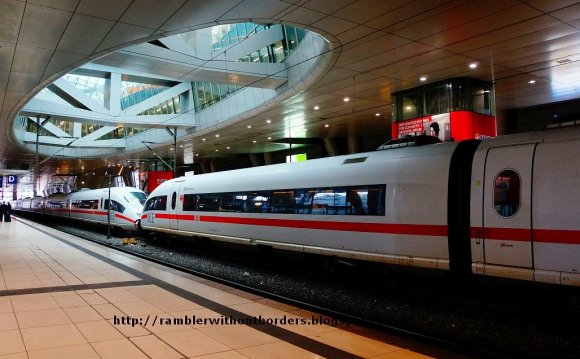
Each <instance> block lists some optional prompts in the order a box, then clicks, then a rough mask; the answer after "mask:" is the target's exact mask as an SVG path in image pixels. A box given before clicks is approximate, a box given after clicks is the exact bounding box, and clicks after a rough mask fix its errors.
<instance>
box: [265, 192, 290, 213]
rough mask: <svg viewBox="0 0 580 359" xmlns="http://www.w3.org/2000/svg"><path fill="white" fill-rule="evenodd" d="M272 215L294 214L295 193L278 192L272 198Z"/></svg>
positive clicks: (273, 193)
mask: <svg viewBox="0 0 580 359" xmlns="http://www.w3.org/2000/svg"><path fill="white" fill-rule="evenodd" d="M271 204H272V213H294V210H295V209H294V205H295V202H294V191H293V190H290V189H288V190H276V191H272V196H271Z"/></svg>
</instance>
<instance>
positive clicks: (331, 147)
mask: <svg viewBox="0 0 580 359" xmlns="http://www.w3.org/2000/svg"><path fill="white" fill-rule="evenodd" d="M323 140H324V147H325V148H326V152H328V156H330V157H332V156H338V155H340V152H339V150H338V148H337V147H336V143H335V142H334V139H332V138H329V137H324V139H323Z"/></svg>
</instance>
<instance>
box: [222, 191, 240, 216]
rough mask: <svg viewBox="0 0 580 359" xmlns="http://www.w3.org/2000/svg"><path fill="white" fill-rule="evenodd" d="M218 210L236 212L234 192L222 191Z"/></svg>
mask: <svg viewBox="0 0 580 359" xmlns="http://www.w3.org/2000/svg"><path fill="white" fill-rule="evenodd" d="M220 212H238V206H237V205H236V195H235V193H222V194H221V206H220Z"/></svg>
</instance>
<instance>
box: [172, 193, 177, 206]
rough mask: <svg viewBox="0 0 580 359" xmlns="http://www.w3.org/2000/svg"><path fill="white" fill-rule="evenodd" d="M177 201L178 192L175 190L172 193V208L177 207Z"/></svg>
mask: <svg viewBox="0 0 580 359" xmlns="http://www.w3.org/2000/svg"><path fill="white" fill-rule="evenodd" d="M176 203H177V192H173V195H171V209H175V204H176Z"/></svg>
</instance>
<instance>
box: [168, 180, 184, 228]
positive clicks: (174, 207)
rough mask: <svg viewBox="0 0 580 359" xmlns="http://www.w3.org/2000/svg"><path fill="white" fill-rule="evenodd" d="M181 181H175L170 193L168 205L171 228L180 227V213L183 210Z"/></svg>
mask: <svg viewBox="0 0 580 359" xmlns="http://www.w3.org/2000/svg"><path fill="white" fill-rule="evenodd" d="M182 182H183V181H181V182H175V183H174V184H173V186H172V187H171V192H170V194H169V198H168V201H169V205H168V206H167V208H168V210H169V228H171V229H178V227H179V216H178V213H180V212H181V205H180V197H179V193H180V188H181V183H182Z"/></svg>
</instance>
